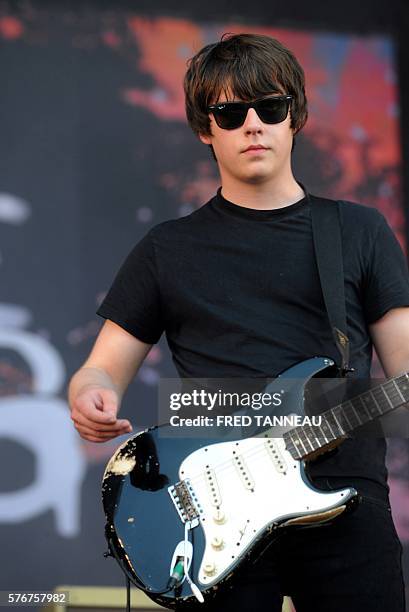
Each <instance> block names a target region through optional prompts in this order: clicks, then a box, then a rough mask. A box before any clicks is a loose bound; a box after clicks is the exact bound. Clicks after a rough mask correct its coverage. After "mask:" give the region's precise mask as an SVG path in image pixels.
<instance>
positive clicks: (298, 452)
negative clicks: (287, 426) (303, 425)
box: [290, 429, 307, 458]
mask: <svg viewBox="0 0 409 612" xmlns="http://www.w3.org/2000/svg"><path fill="white" fill-rule="evenodd" d="M292 432H294V433H295V435H296V436H297V438H296V439H295V440H294V438H293V436H292ZM290 435H291V440H292V441H293V443H294V446H295V449H296V450H297V454H298V455H299V457H300V458H301V457H302V453H301V452H300V450H301V449H300V444H301V446H302V447H303V448H304V453H306V452H307V450H306V448H305V446H304V444H303V443H302V440H300V437H299V436H298V433H297V431H296V430H295V429H292V430H291V432H290Z"/></svg>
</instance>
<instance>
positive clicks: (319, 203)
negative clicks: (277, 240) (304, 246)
mask: <svg viewBox="0 0 409 612" xmlns="http://www.w3.org/2000/svg"><path fill="white" fill-rule="evenodd" d="M306 195H307V198H308V199H309V201H310V205H311V218H312V234H313V240H314V249H315V257H316V260H317V266H318V274H319V277H320V283H321V288H322V293H323V296H324V303H325V307H326V309H327V314H328V319H329V322H330V325H331V330H332V334H333V337H334V341H335V344H336V347H337V349H338V351H339V353H340V355H341V375H343V376H345V375H346V374H347V373H348V372H351V371H352V368H350V366H349V339H348V334H347V331H348V330H347V318H346V307H345V289H344V266H343V259H342V240H341V223H340V211H339V202H335V201H334V200H328V199H325V198H318V197H315V196H312V195H309V194H307V192H306Z"/></svg>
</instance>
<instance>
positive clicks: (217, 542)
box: [212, 536, 224, 550]
mask: <svg viewBox="0 0 409 612" xmlns="http://www.w3.org/2000/svg"><path fill="white" fill-rule="evenodd" d="M223 546H224V540H223V539H222V538H220V537H219V536H215V537H214V538H213V539H212V548H214V549H215V550H221V549H222V548H223Z"/></svg>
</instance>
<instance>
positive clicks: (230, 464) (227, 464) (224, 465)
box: [189, 376, 403, 483]
mask: <svg viewBox="0 0 409 612" xmlns="http://www.w3.org/2000/svg"><path fill="white" fill-rule="evenodd" d="M402 378H403V376H402ZM388 382H389V381H388ZM361 395H362V396H363V395H365V393H362V394H359V395H358V396H357V398H360V397H361ZM354 399H355V398H354ZM347 403H348V402H345V405H346V404H347ZM402 404H403V403H402ZM340 407H342V404H340V405H338V406H335V407H334V408H333V409H331V410H330V411H328V412H332V411H333V410H336V409H337V408H340ZM397 407H398V406H396V407H395V408H397ZM379 416H381V415H379ZM314 427H316V426H312V427H311V426H309V427H308V428H309V430H310V433H311V432H314ZM296 429H297V428H292V429H291V430H288V431H287V432H286V433H288V434H291V432H292V431H295V430H296ZM304 429H306V427H304ZM317 433H318V432H317ZM306 434H307V435H306V439H305V440H304V444H303V446H304V445H305V446H304V448H305V451H303V454H304V455H306V454H310V453H313V452H314V451H315V450H319V448H318V449H308V448H307V444H308V442H307V439H308V437H309V436H308V432H306ZM321 435H322V434H321ZM321 435H320V434H319V433H318V435H317V436H313V437H314V438H318V439H319V438H320V437H321ZM323 437H326V438H328V439H329V442H333V441H334V440H335V439H337V438H333V437H332V439H330V438H331V436H323ZM281 438H282V439H283V440H284V438H283V437H281ZM246 439H247V438H245V439H244V440H246ZM253 439H254V438H253ZM268 439H274V438H270V437H267V436H266V437H263V438H259V440H260V441H261V440H262V441H263V442H264V444H262V445H261V444H258V445H257V446H256V447H253V448H251V449H248V450H244V451H243V452H241V453H239V454H238V455H237V456H241V457H243V459H244V460H246V459H251V458H253V457H254V455H256V454H257V453H259V452H262V451H263V452H264V451H267V452H268V449H267V448H266V445H265V441H266V440H268ZM244 440H242V441H241V442H243V441H244ZM239 443H240V442H239ZM228 444H235V442H234V441H233V442H231V443H228ZM280 452H281V450H280ZM284 452H288V453H289V454H290V456H291V459H292V460H293V461H301V458H300V459H294V458H293V457H292V455H291V453H290V451H289V450H288V449H287V448H285V449H284ZM324 452H325V451H324ZM205 465H206V464H205ZM206 469H207V468H206V467H205V466H204V467H203V472H202V473H197V474H195V475H194V476H192V477H190V478H189V482H191V483H193V482H195V483H196V482H197V483H199V481H202V480H205V481H206V480H208V478H207V477H206V475H205V474H204V473H205V472H206ZM208 469H210V470H213V471H216V470H217V472H223V471H225V470H226V469H230V470H233V471H237V466H235V465H234V455H233V456H232V457H231V458H230V459H226V460H225V461H222V462H221V463H219V464H216V465H210V464H209V468H208ZM245 469H248V468H247V466H246V467H245ZM248 471H249V472H250V470H249V469H248ZM250 473H251V472H250ZM216 477H217V474H216Z"/></svg>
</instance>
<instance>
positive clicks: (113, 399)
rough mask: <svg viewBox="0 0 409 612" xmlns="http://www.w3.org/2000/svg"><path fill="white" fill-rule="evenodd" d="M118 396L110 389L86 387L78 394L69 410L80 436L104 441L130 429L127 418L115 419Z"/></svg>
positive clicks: (94, 440)
mask: <svg viewBox="0 0 409 612" xmlns="http://www.w3.org/2000/svg"><path fill="white" fill-rule="evenodd" d="M118 407H119V402H118V396H117V394H116V393H115V391H113V390H112V389H103V388H93V389H87V390H86V391H84V392H83V393H82V394H81V395H80V396H78V397H77V398H76V399H75V401H74V403H73V405H72V410H71V419H72V420H73V422H74V425H75V428H76V430H77V431H78V433H79V434H80V436H81V437H82V438H84V439H85V440H89V441H91V442H106V441H107V440H112V438H115V437H116V436H121V435H123V434H126V433H130V432H131V431H132V425H131V423H130V422H129V421H128V420H127V419H117V418H116V417H117V412H118Z"/></svg>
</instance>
